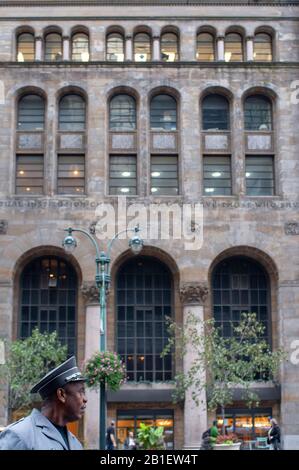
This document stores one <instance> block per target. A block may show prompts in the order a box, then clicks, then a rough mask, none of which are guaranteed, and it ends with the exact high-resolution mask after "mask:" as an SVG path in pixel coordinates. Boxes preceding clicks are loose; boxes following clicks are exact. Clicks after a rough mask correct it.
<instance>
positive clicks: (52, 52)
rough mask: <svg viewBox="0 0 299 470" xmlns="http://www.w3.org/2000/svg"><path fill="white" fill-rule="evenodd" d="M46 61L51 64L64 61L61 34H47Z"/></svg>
mask: <svg viewBox="0 0 299 470" xmlns="http://www.w3.org/2000/svg"><path fill="white" fill-rule="evenodd" d="M45 60H46V61H51V62H59V61H60V60H62V37H61V35H60V34H57V33H50V34H47V36H46V39H45Z"/></svg>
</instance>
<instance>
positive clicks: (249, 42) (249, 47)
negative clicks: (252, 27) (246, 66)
mask: <svg viewBox="0 0 299 470" xmlns="http://www.w3.org/2000/svg"><path fill="white" fill-rule="evenodd" d="M246 60H247V62H252V61H253V37H252V36H248V37H247V38H246Z"/></svg>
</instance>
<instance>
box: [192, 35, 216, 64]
mask: <svg viewBox="0 0 299 470" xmlns="http://www.w3.org/2000/svg"><path fill="white" fill-rule="evenodd" d="M196 59H197V60H199V61H201V62H213V61H214V60H215V40H214V36H213V35H212V34H211V33H200V34H198V35H197V41H196Z"/></svg>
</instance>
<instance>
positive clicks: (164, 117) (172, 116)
mask: <svg viewBox="0 0 299 470" xmlns="http://www.w3.org/2000/svg"><path fill="white" fill-rule="evenodd" d="M150 113H151V129H152V130H157V129H158V130H162V129H163V130H165V131H176V129H177V103H176V100H175V99H174V98H173V97H172V96H170V95H166V94H163V95H162V94H161V95H157V96H154V98H152V100H151V108H150Z"/></svg>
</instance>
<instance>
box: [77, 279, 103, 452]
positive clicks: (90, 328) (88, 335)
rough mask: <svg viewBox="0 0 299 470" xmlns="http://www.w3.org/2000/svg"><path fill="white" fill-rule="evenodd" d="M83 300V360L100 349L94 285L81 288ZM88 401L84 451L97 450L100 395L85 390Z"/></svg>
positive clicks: (85, 285) (90, 284)
mask: <svg viewBox="0 0 299 470" xmlns="http://www.w3.org/2000/svg"><path fill="white" fill-rule="evenodd" d="M81 291H82V294H83V297H84V299H85V307H86V310H85V359H89V358H90V356H92V354H94V353H95V352H97V351H99V348H100V305H99V293H98V289H97V287H96V286H95V285H94V283H84V284H83V286H82V287H81ZM86 396H87V399H88V403H87V407H86V411H85V417H84V443H85V448H86V449H99V415H100V394H99V391H97V390H90V389H88V388H87V390H86Z"/></svg>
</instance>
